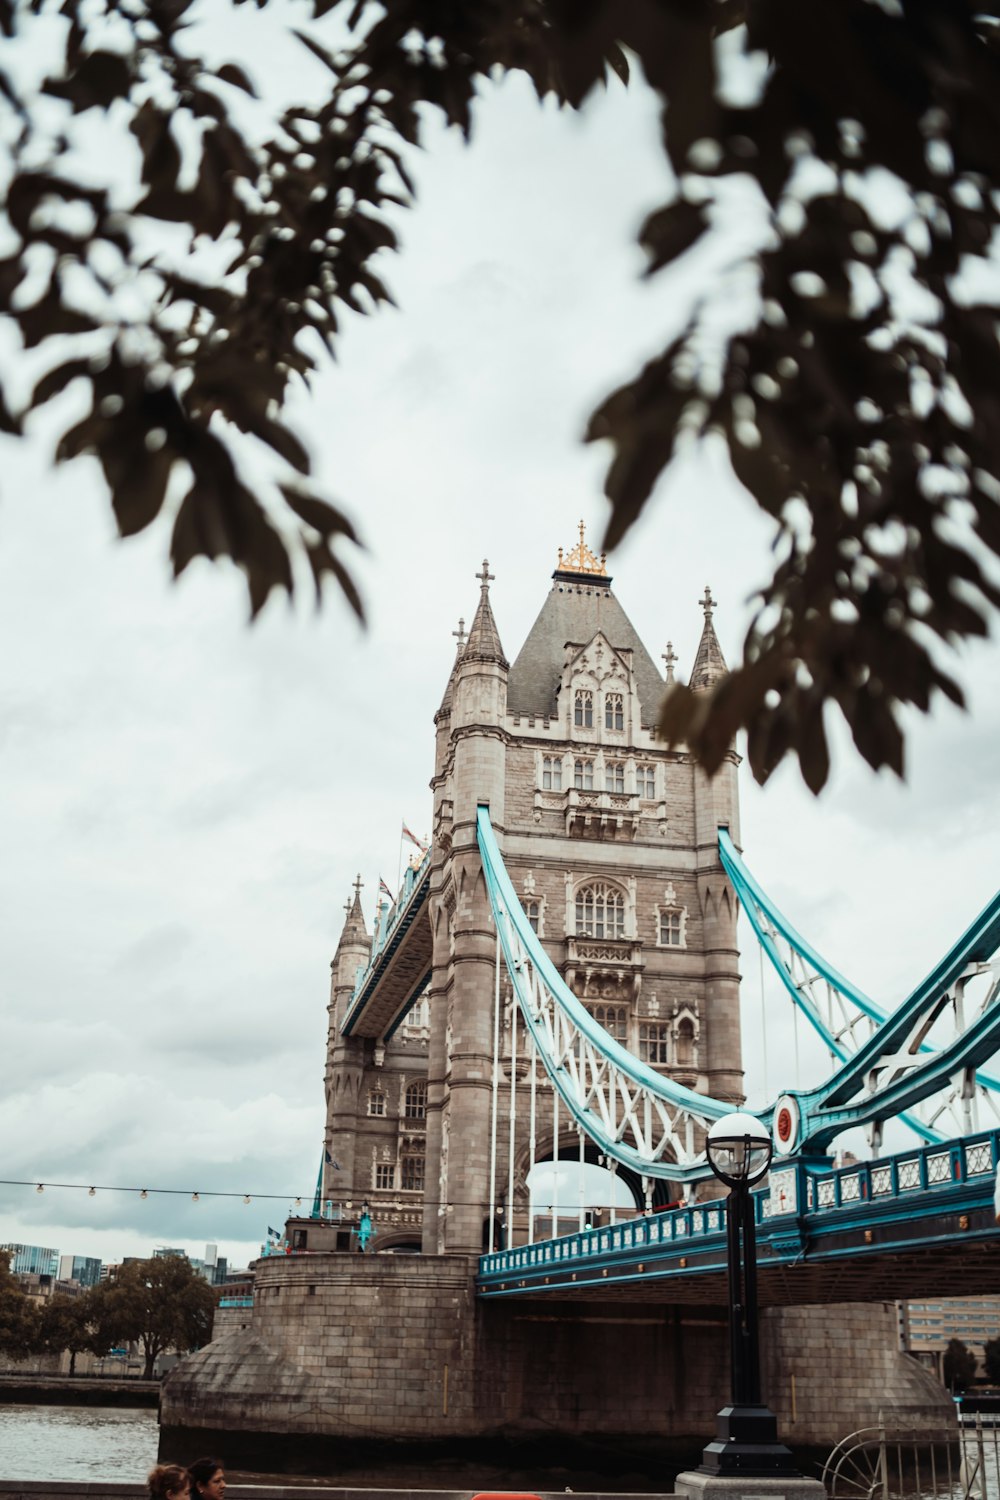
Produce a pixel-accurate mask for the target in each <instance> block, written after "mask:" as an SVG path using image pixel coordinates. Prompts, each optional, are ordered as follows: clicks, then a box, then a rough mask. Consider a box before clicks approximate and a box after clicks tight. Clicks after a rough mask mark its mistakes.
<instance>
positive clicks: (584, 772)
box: [573, 755, 594, 792]
mask: <svg viewBox="0 0 1000 1500" xmlns="http://www.w3.org/2000/svg"><path fill="white" fill-rule="evenodd" d="M588 776H589V778H590V780H589V783H588V780H587V778H588ZM573 786H574V787H575V789H576V790H577V791H578V792H592V791H593V790H594V757H593V756H592V755H576V756H574V758H573Z"/></svg>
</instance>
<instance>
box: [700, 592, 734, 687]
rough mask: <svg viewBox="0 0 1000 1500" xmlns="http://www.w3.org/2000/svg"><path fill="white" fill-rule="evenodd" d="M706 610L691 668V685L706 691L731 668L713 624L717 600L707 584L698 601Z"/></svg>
mask: <svg viewBox="0 0 1000 1500" xmlns="http://www.w3.org/2000/svg"><path fill="white" fill-rule="evenodd" d="M698 602H699V603H700V605H701V607H702V609H703V610H704V611H705V624H704V626H703V628H702V632H701V640H700V641H699V642H698V651H697V654H696V655H695V659H694V666H693V667H692V669H691V687H692V689H693V691H694V692H696V693H697V692H699V691H706V690H707V689H708V688H712V687H714V686H715V684H716V683H717V682H718V681H719V678H720V677H724V676H725V675H726V673H727V672H728V670H729V668H728V667H727V666H726V659H725V657H724V656H723V654H722V647H721V646H720V645H719V638H718V636H717V635H716V633H715V626H714V625H713V624H712V616H713V614H714V612H715V600H714V599H713V598H712V591H711V589H710V588H709V587H708V585H707V584H706V585H705V592H704V595H703V596H702V598H701V599H700V600H699V601H698Z"/></svg>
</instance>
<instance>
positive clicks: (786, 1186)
mask: <svg viewBox="0 0 1000 1500" xmlns="http://www.w3.org/2000/svg"><path fill="white" fill-rule="evenodd" d="M998 1159H1000V1133H998V1132H997V1131H989V1132H986V1133H984V1134H981V1135H978V1136H968V1137H965V1138H964V1139H962V1140H958V1141H953V1142H951V1143H949V1144H948V1145H946V1146H940V1145H936V1146H927V1147H923V1148H914V1149H913V1150H911V1151H908V1152H903V1153H900V1154H899V1155H897V1156H895V1157H890V1158H886V1159H884V1160H881V1161H876V1162H863V1163H855V1164H853V1165H852V1166H850V1167H845V1168H842V1169H840V1170H839V1171H831V1170H830V1169H829V1168H827V1169H826V1170H822V1169H819V1170H818V1169H817V1167H816V1165H815V1164H813V1165H811V1166H810V1165H809V1164H806V1163H801V1162H799V1163H781V1164H780V1165H779V1166H778V1167H777V1168H774V1169H772V1172H771V1176H770V1182H769V1186H768V1188H767V1189H766V1190H764V1191H762V1192H758V1193H755V1194H754V1201H755V1219H756V1226H757V1261H758V1296H759V1300H760V1303H761V1305H762V1306H765V1307H766V1306H795V1305H801V1304H804V1303H812V1302H823V1303H828V1302H866V1301H867V1302H891V1301H896V1300H900V1299H906V1298H924V1297H941V1296H948V1297H956V1296H962V1295H970V1294H974V1295H987V1294H1000V1226H998V1225H997V1222H996V1215H995V1212H994V1202H993V1194H994V1183H995V1176H996V1170H997V1163H998ZM476 1290H477V1294H478V1295H479V1296H480V1297H482V1298H489V1297H520V1298H552V1297H562V1298H569V1297H571V1298H573V1299H575V1300H580V1299H592V1300H600V1301H614V1300H619V1301H621V1300H627V1301H629V1302H640V1301H643V1302H661V1303H681V1304H683V1303H701V1304H709V1305H716V1306H720V1305H723V1304H724V1303H725V1302H726V1301H727V1289H726V1234H725V1204H724V1201H723V1200H715V1201H712V1202H709V1203H702V1204H697V1205H693V1206H691V1207H687V1208H682V1209H674V1210H671V1211H667V1212H663V1213H658V1214H652V1215H648V1216H643V1217H640V1218H637V1219H630V1220H627V1221H625V1222H624V1223H620V1224H617V1225H613V1226H612V1225H608V1226H605V1227H599V1228H595V1229H591V1230H586V1231H584V1232H583V1233H581V1234H573V1235H564V1236H562V1237H561V1238H560V1239H557V1240H545V1241H539V1242H537V1243H536V1244H534V1245H524V1246H519V1247H515V1248H514V1249H512V1250H510V1251H502V1252H497V1253H494V1254H490V1255H484V1256H483V1257H482V1258H481V1260H480V1264H479V1275H478V1277H477V1283H476Z"/></svg>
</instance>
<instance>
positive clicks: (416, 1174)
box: [399, 1154, 426, 1193]
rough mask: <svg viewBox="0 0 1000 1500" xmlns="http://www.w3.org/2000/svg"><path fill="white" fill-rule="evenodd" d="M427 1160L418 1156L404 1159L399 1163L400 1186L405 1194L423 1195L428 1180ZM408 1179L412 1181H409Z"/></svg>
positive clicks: (412, 1155) (413, 1155)
mask: <svg viewBox="0 0 1000 1500" xmlns="http://www.w3.org/2000/svg"><path fill="white" fill-rule="evenodd" d="M425 1172H426V1158H425V1157H423V1156H419V1155H416V1154H411V1155H407V1156H404V1157H402V1159H401V1160H400V1163H399V1186H400V1191H401V1192H404V1193H422V1192H423V1191H424V1183H425V1180H426V1177H425ZM407 1178H409V1179H410V1180H409V1181H407Z"/></svg>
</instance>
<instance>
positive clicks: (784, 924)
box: [719, 829, 1000, 1154]
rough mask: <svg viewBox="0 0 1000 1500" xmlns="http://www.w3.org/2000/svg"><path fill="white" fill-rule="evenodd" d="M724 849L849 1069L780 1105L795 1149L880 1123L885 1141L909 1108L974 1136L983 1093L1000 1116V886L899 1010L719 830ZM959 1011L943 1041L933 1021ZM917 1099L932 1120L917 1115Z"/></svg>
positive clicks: (753, 910) (815, 1147) (749, 911)
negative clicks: (765, 886) (827, 948)
mask: <svg viewBox="0 0 1000 1500" xmlns="http://www.w3.org/2000/svg"><path fill="white" fill-rule="evenodd" d="M719 856H720V858H721V860H722V863H723V866H724V868H725V870H726V874H727V875H728V876H729V878H730V880H731V881H732V884H733V888H734V890H735V891H736V894H737V896H738V897H739V900H740V903H741V905H742V907H743V910H744V911H745V913H746V915H747V918H748V920H749V922H750V924H751V926H752V927H753V929H754V932H755V933H756V934H757V938H758V941H759V942H760V944H761V946H762V948H763V950H764V952H765V953H766V954H767V956H768V958H769V960H770V962H771V964H772V965H773V967H774V969H775V971H776V973H777V974H778V977H779V978H780V980H781V982H782V984H783V985H784V987H785V989H786V990H787V991H788V994H789V995H790V996H791V999H792V1001H793V1002H794V1004H795V1005H796V1006H797V1007H798V1008H799V1010H800V1011H801V1012H802V1014H803V1015H804V1016H805V1017H806V1019H807V1020H808V1021H809V1023H810V1025H811V1026H812V1027H813V1028H814V1029H815V1031H816V1032H817V1033H818V1034H819V1036H820V1037H821V1038H822V1039H823V1041H824V1043H825V1044H826V1046H827V1047H828V1049H829V1051H830V1054H831V1056H832V1057H833V1058H834V1059H835V1060H836V1061H837V1062H839V1064H840V1066H839V1067H838V1068H836V1069H835V1071H834V1072H833V1074H832V1075H831V1076H830V1077H829V1078H828V1079H826V1081H825V1082H824V1083H822V1084H820V1085H819V1086H818V1087H817V1088H814V1089H811V1090H808V1091H805V1092H792V1091H790V1092H789V1093H787V1094H785V1095H783V1096H782V1098H781V1099H779V1100H778V1102H777V1104H776V1105H775V1106H773V1107H772V1109H771V1110H770V1111H769V1112H768V1115H769V1118H773V1119H775V1120H778V1117H779V1116H780V1117H781V1118H780V1124H779V1126H778V1145H779V1149H780V1150H781V1151H782V1152H783V1153H785V1154H790V1153H791V1152H793V1151H805V1152H810V1151H822V1150H824V1149H825V1148H826V1147H827V1146H828V1145H829V1143H830V1142H831V1141H832V1140H833V1139H834V1137H835V1136H837V1135H839V1134H840V1133H841V1132H842V1131H844V1130H847V1129H850V1128H851V1127H853V1126H857V1125H867V1126H868V1127H869V1132H870V1137H871V1139H872V1144H873V1145H874V1146H876V1147H877V1146H878V1144H879V1143H880V1141H881V1135H882V1126H883V1123H884V1121H886V1120H887V1119H889V1118H891V1117H893V1116H897V1115H898V1116H899V1117H900V1118H902V1119H904V1120H905V1122H906V1123H907V1124H908V1125H910V1126H911V1128H912V1129H914V1130H915V1131H916V1132H917V1133H918V1134H919V1135H921V1136H922V1137H923V1138H924V1140H926V1141H930V1142H934V1141H941V1140H944V1139H946V1138H950V1137H953V1136H955V1135H962V1134H966V1133H968V1131H969V1129H970V1128H971V1124H972V1121H971V1113H970V1103H971V1101H972V1099H973V1097H974V1096H975V1095H976V1094H978V1096H979V1097H980V1098H981V1099H983V1100H985V1101H986V1103H987V1105H988V1106H989V1108H990V1110H991V1112H992V1114H993V1116H994V1118H998V1119H1000V1081H998V1080H997V1078H996V1077H995V1076H993V1075H992V1074H990V1073H985V1072H983V1071H982V1070H981V1065H982V1064H983V1063H984V1062H986V1061H988V1059H989V1058H990V1057H992V1056H993V1055H994V1053H995V1052H996V1050H997V1047H998V1045H1000V1006H998V1005H997V999H998V984H997V980H996V973H997V966H996V964H995V963H993V962H991V960H992V959H993V955H994V953H995V952H996V950H997V947H998V945H1000V892H998V893H997V895H996V896H994V898H993V900H992V901H991V902H990V903H989V904H988V905H987V906H986V907H985V909H984V910H983V911H982V912H981V913H980V914H979V916H978V917H977V918H976V920H975V921H974V922H973V923H972V924H971V926H970V927H968V928H967V929H966V931H965V932H964V933H962V935H961V937H959V938H958V940H957V941H956V942H955V943H954V944H953V945H952V947H951V948H949V950H948V952H947V953H946V954H945V955H944V957H943V958H942V959H941V960H940V962H939V963H938V964H937V965H936V966H935V967H934V968H933V969H932V970H931V972H930V974H928V975H927V977H926V978H925V979H924V980H923V981H922V982H921V983H920V984H919V985H918V986H917V987H916V989H915V990H913V992H912V994H910V995H909V996H908V998H907V999H906V1000H904V1001H903V1003H902V1004H901V1005H900V1006H898V1007H897V1009H896V1010H894V1011H893V1012H892V1013H891V1014H887V1013H886V1012H885V1011H883V1010H882V1009H881V1008H880V1007H879V1006H877V1005H876V1004H875V1002H874V1001H873V1000H871V999H870V998H869V997H868V996H867V995H866V994H865V993H864V992H863V991H862V990H859V989H858V988H857V986H856V985H853V984H852V983H851V982H850V980H848V979H845V978H844V976H843V975H842V974H840V973H839V972H838V971H837V970H836V969H835V968H834V967H833V966H832V964H829V963H828V962H827V961H826V960H825V959H824V958H822V957H821V956H820V955H819V954H818V953H817V952H816V950H815V949H814V948H813V947H811V945H810V944H809V943H807V942H806V940H805V939H804V938H803V937H801V936H800V935H799V933H798V932H797V931H796V930H795V928H794V927H793V926H792V924H791V923H790V922H789V921H788V919H787V918H786V917H785V916H784V915H783V914H782V913H781V912H780V911H779V910H778V908H777V907H776V906H775V905H774V903H773V902H772V901H771V900H770V898H769V897H768V896H767V895H766V894H765V892H764V891H763V890H762V889H761V887H760V886H759V885H758V883H757V881H756V880H755V879H754V878H753V876H752V875H751V873H750V871H749V870H748V869H747V867H746V865H745V864H744V863H743V861H742V859H741V858H740V856H739V854H738V853H737V851H736V848H735V846H734V844H733V842H732V840H731V838H730V837H729V834H728V833H727V832H726V830H725V829H720V830H719ZM980 977H985V978H987V979H988V980H989V981H990V983H989V985H988V988H987V991H986V994H985V998H984V1000H983V1003H982V1005H981V1007H980V1009H979V1012H978V1014H977V1015H975V1016H973V1017H971V1019H970V1017H969V1015H968V1014H967V1011H969V1010H971V1005H970V1000H971V996H967V994H966V987H967V986H968V984H969V982H970V980H972V979H976V978H980ZM949 1012H950V1021H951V1026H950V1031H949V1033H948V1035H947V1036H946V1037H945V1038H944V1039H943V1040H941V1039H938V1040H932V1038H931V1032H932V1028H933V1027H935V1025H936V1024H937V1023H938V1022H939V1020H940V1019H941V1018H942V1017H945V1018H948V1017H949ZM939 1029H940V1028H939ZM917 1106H921V1107H922V1109H923V1111H924V1112H923V1113H922V1114H921V1115H917V1114H916V1113H914V1110H915V1109H916V1107H917ZM943 1116H945V1117H949V1118H948V1123H949V1127H950V1128H949V1129H948V1130H947V1131H946V1132H942V1131H941V1130H940V1129H939V1128H938V1121H939V1120H941V1118H942V1117H943Z"/></svg>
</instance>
